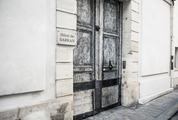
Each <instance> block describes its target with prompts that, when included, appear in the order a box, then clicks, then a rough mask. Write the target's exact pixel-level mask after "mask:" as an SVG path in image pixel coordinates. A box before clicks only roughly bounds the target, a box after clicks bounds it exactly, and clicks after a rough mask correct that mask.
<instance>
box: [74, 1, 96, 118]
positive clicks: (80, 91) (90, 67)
mask: <svg viewBox="0 0 178 120" xmlns="http://www.w3.org/2000/svg"><path fill="white" fill-rule="evenodd" d="M94 34H95V33H94V0H77V46H76V48H75V49H74V62H73V64H74V116H78V117H80V118H82V117H85V114H92V111H94V101H93V100H94V89H95V87H94V81H95V77H94V58H95V57H94V56H95V55H94V46H95V45H94Z"/></svg>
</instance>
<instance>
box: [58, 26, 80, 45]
mask: <svg viewBox="0 0 178 120" xmlns="http://www.w3.org/2000/svg"><path fill="white" fill-rule="evenodd" d="M76 34H77V33H76V31H72V30H64V29H58V30H57V42H58V44H62V45H76V41H77V40H76V39H77V35H76Z"/></svg>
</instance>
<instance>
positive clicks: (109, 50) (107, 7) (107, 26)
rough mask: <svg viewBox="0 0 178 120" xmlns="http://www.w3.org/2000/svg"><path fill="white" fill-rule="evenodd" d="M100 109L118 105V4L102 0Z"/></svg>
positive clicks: (111, 0) (109, 0) (112, 0)
mask: <svg viewBox="0 0 178 120" xmlns="http://www.w3.org/2000/svg"><path fill="white" fill-rule="evenodd" d="M103 6H104V8H103V9H104V11H103V19H104V20H103V22H104V23H103V25H104V29H103V33H104V34H103V65H102V67H103V70H102V74H103V78H102V83H103V85H102V108H105V107H108V106H111V105H114V104H117V103H119V90H120V88H119V59H118V58H119V49H120V48H119V3H118V2H117V1H116V0H104V5H103Z"/></svg>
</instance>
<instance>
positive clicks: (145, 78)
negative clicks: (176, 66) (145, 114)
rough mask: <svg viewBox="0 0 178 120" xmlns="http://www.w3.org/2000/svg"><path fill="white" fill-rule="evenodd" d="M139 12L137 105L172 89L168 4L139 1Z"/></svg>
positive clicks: (168, 2) (169, 2)
mask: <svg viewBox="0 0 178 120" xmlns="http://www.w3.org/2000/svg"><path fill="white" fill-rule="evenodd" d="M158 8H159V9H158ZM150 9H151V10H150ZM141 11H142V18H141V21H142V27H141V43H140V73H139V77H140V78H139V81H140V99H139V102H140V103H145V102H147V101H149V100H151V99H153V98H155V97H158V96H160V95H162V94H164V93H167V92H168V91H170V90H172V88H171V87H172V86H171V76H170V55H171V1H167V2H166V1H164V0H157V1H155V0H149V1H148V0H143V1H142V10H141ZM160 13H164V14H160Z"/></svg>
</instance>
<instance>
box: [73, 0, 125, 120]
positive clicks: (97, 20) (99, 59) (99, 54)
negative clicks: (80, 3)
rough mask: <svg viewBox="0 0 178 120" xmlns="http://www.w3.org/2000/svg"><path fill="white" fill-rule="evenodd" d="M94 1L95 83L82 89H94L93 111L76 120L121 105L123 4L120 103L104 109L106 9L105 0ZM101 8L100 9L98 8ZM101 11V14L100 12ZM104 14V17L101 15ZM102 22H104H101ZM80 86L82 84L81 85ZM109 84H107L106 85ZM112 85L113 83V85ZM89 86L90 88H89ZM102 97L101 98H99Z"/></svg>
mask: <svg viewBox="0 0 178 120" xmlns="http://www.w3.org/2000/svg"><path fill="white" fill-rule="evenodd" d="M92 1H93V4H92V5H93V7H92V8H93V12H94V13H93V18H92V19H93V21H92V22H93V25H94V27H93V35H92V39H93V41H94V42H93V45H94V47H93V48H94V67H93V68H94V81H93V82H92V83H90V84H86V85H85V87H86V88H85V87H83V88H82V89H84V90H85V89H89V88H94V92H93V93H92V99H93V100H92V104H93V105H92V107H93V111H91V112H87V113H84V114H79V115H76V116H74V120H82V119H83V118H87V117H89V116H92V115H95V114H97V113H100V112H102V111H104V110H108V109H111V108H113V107H116V106H119V105H121V82H122V27H123V23H122V20H123V19H122V16H123V3H122V2H120V1H118V4H119V12H118V14H119V15H118V22H119V24H118V25H119V26H117V27H118V29H119V30H118V34H119V40H118V41H119V46H117V47H119V51H118V53H119V58H118V63H119V65H120V67H119V70H118V71H119V73H118V74H119V78H118V82H119V84H118V89H119V92H118V94H119V95H118V103H117V104H113V105H111V106H108V107H105V108H102V84H103V83H102V79H103V73H102V66H103V48H102V47H103V30H101V29H103V20H104V19H103V13H104V11H103V10H104V9H103V5H104V4H103V2H104V0H100V1H98V0H92ZM98 7H99V8H98ZM100 11H101V12H100ZM101 13H102V15H101ZM101 21H102V22H101ZM96 46H97V47H96ZM79 84H80V83H79ZM79 84H78V83H77V84H74V91H78V90H79V89H81V88H79ZM105 84H107V83H105ZM111 84H112V83H111ZM88 85H89V86H88ZM99 96H100V97H99Z"/></svg>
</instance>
